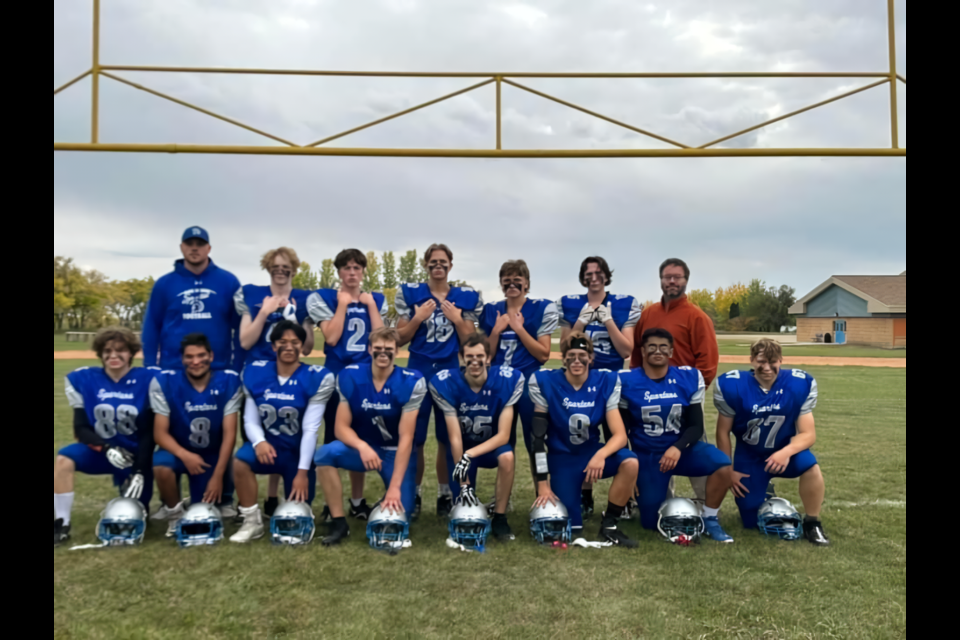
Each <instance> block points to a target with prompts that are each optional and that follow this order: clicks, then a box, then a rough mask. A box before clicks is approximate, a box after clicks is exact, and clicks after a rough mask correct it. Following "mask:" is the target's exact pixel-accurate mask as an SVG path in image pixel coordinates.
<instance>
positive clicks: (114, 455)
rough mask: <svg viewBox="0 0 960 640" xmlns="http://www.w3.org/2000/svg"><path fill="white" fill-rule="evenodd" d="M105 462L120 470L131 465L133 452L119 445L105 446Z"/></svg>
mask: <svg viewBox="0 0 960 640" xmlns="http://www.w3.org/2000/svg"><path fill="white" fill-rule="evenodd" d="M107 462H109V463H110V464H112V465H113V466H114V467H116V468H117V469H120V470H121V471H126V470H127V469H129V468H130V467H132V466H133V454H132V453H130V452H129V451H127V450H126V449H121V448H120V447H107Z"/></svg>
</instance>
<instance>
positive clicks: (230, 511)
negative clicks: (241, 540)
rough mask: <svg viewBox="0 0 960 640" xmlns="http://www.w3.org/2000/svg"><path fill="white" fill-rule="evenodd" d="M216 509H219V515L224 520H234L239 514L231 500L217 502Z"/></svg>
mask: <svg viewBox="0 0 960 640" xmlns="http://www.w3.org/2000/svg"><path fill="white" fill-rule="evenodd" d="M217 509H219V510H220V516H221V517H222V518H223V519H224V520H236V519H237V518H238V517H239V516H240V512H239V511H237V508H236V507H235V506H234V505H233V503H232V502H224V503H223V504H218V505H217Z"/></svg>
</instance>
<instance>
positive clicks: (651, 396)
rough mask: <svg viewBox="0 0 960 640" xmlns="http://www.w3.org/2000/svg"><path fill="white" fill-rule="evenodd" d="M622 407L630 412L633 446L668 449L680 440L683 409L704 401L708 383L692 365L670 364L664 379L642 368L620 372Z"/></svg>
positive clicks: (640, 449)
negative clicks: (655, 376) (654, 377)
mask: <svg viewBox="0 0 960 640" xmlns="http://www.w3.org/2000/svg"><path fill="white" fill-rule="evenodd" d="M620 385H621V390H620V408H622V409H626V410H627V411H628V412H629V413H630V419H629V420H628V421H627V423H628V424H627V434H628V435H629V436H630V442H631V443H632V444H633V450H634V451H637V452H644V453H666V452H667V449H669V448H670V447H672V446H674V445H675V444H677V441H678V440H680V435H681V428H682V427H683V426H684V425H683V410H684V409H685V408H686V407H690V406H693V405H698V404H703V400H704V398H705V397H706V393H707V385H706V382H704V380H703V374H702V373H700V372H699V371H697V370H696V369H694V368H692V367H670V371H669V373H668V374H667V377H666V378H664V379H663V380H651V379H650V377H649V376H648V375H647V372H646V371H644V370H643V368H640V369H634V370H633V371H621V372H620Z"/></svg>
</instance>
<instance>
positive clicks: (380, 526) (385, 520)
mask: <svg viewBox="0 0 960 640" xmlns="http://www.w3.org/2000/svg"><path fill="white" fill-rule="evenodd" d="M409 539H410V520H409V519H408V518H407V514H406V513H397V512H394V511H386V510H384V508H383V507H382V506H381V505H379V504H378V505H377V506H376V507H374V508H373V511H372V512H370V518H369V519H368V520H367V540H369V541H370V546H371V547H373V548H374V549H376V550H378V551H387V552H390V553H391V554H396V553H399V552H400V550H401V549H403V545H404V543H405V542H406V541H407V540H409Z"/></svg>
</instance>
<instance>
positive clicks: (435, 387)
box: [430, 333, 525, 542]
mask: <svg viewBox="0 0 960 640" xmlns="http://www.w3.org/2000/svg"><path fill="white" fill-rule="evenodd" d="M460 355H461V357H462V358H463V363H464V365H465V368H464V369H463V370H462V371H461V370H460V369H459V368H457V369H450V370H447V371H441V372H440V373H438V374H437V375H436V377H434V379H433V381H432V382H431V383H430V393H431V395H432V396H433V399H434V402H435V403H436V404H437V406H438V407H439V408H440V409H441V411H443V415H444V418H445V422H446V424H445V426H446V429H447V434H448V437H449V440H450V446H449V447H448V448H447V453H446V455H447V465H446V466H447V468H448V469H450V479H449V482H450V487H451V489H452V490H453V499H454V500H456V499H457V497H458V496H459V495H460V489H461V485H466V486H470V487H473V488H474V489H475V488H476V486H477V473H478V472H479V470H480V469H497V470H498V471H497V491H496V507H495V509H494V514H493V535H494V537H495V538H496V539H497V540H499V541H501V542H506V541H510V540H513V539H514V535H513V532H512V531H511V530H510V525H509V523H508V522H507V515H506V514H507V507H508V505H509V503H510V494H511V493H512V492H513V480H514V475H515V472H516V459H515V456H514V453H513V447H511V446H510V434H511V432H512V431H513V418H514V407H515V406H516V404H517V402H519V401H520V396H522V395H523V388H524V384H525V383H524V379H523V376H522V375H520V372H519V371H515V370H514V369H511V368H509V367H494V368H492V369H491V368H489V362H490V343H489V342H488V341H487V340H486V339H485V338H484V337H483V336H481V335H480V334H477V333H475V334H473V335H472V336H470V337H469V338H467V339H466V341H465V342H464V343H463V345H462V346H461V347H460ZM454 461H459V462H458V463H457V464H456V466H454Z"/></svg>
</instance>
